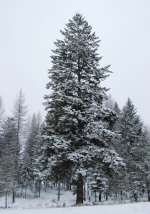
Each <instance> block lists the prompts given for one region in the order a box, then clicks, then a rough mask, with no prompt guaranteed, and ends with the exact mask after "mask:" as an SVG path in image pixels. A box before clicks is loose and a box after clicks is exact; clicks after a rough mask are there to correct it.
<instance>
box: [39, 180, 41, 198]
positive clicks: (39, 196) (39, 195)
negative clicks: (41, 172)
mask: <svg viewBox="0 0 150 214" xmlns="http://www.w3.org/2000/svg"><path fill="white" fill-rule="evenodd" d="M40 196H41V180H39V197H40Z"/></svg>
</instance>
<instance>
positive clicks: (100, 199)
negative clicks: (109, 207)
mask: <svg viewBox="0 0 150 214" xmlns="http://www.w3.org/2000/svg"><path fill="white" fill-rule="evenodd" d="M99 201H100V202H101V201H102V193H101V192H99Z"/></svg>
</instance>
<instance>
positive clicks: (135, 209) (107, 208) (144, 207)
mask: <svg viewBox="0 0 150 214" xmlns="http://www.w3.org/2000/svg"><path fill="white" fill-rule="evenodd" d="M51 213H52V214H83V213H84V214H150V203H148V202H140V203H131V204H120V205H97V206H82V207H64V208H39V209H37V208H36V209H21V208H18V209H17V208H10V209H0V214H51Z"/></svg>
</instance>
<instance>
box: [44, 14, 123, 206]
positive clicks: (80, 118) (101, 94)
mask: <svg viewBox="0 0 150 214" xmlns="http://www.w3.org/2000/svg"><path fill="white" fill-rule="evenodd" d="M61 34H62V35H63V36H64V39H63V40H57V41H56V42H55V46H56V49H55V50H53V53H54V55H53V56H52V57H51V58H52V64H53V66H52V69H50V70H49V79H50V81H49V83H48V84H47V89H49V93H50V91H51V93H50V94H49V95H47V96H45V99H46V103H45V105H46V110H47V116H46V128H45V132H44V135H43V139H44V142H45V143H44V146H43V169H44V171H45V175H47V176H48V175H49V174H51V175H52V176H53V177H54V178H55V180H56V181H57V182H60V181H63V180H64V178H65V176H67V174H68V173H71V175H72V176H73V178H75V177H77V201H76V202H77V203H83V176H84V175H85V174H88V168H89V167H91V165H92V166H93V165H94V164H96V163H97V162H98V163H101V162H103V164H104V165H106V166H107V167H108V168H116V166H117V165H118V164H121V163H122V162H121V159H119V157H118V156H117V154H116V153H115V152H114V151H113V148H112V147H111V141H112V139H113V138H114V137H115V133H114V132H113V131H111V127H112V125H113V123H114V119H115V115H114V114H113V112H112V111H111V110H108V109H106V108H103V101H104V100H105V98H106V91H107V89H106V88H105V87H102V86H101V83H102V81H103V80H105V78H106V77H108V76H109V73H110V72H109V66H106V67H104V68H100V65H99V63H100V60H101V57H100V56H99V54H98V47H99V39H98V37H96V35H95V33H92V27H91V26H90V25H89V24H88V23H87V21H86V20H85V19H84V18H83V17H82V15H80V14H76V15H75V16H74V17H73V19H72V20H69V23H68V24H67V25H66V28H65V29H64V31H61ZM73 178H72V179H73Z"/></svg>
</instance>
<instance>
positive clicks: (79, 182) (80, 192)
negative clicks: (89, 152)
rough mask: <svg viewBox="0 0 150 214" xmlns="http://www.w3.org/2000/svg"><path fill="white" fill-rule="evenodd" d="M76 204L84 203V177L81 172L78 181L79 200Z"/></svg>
mask: <svg viewBox="0 0 150 214" xmlns="http://www.w3.org/2000/svg"><path fill="white" fill-rule="evenodd" d="M76 204H83V177H82V174H81V173H80V174H79V175H78V181H77V200H76Z"/></svg>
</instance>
